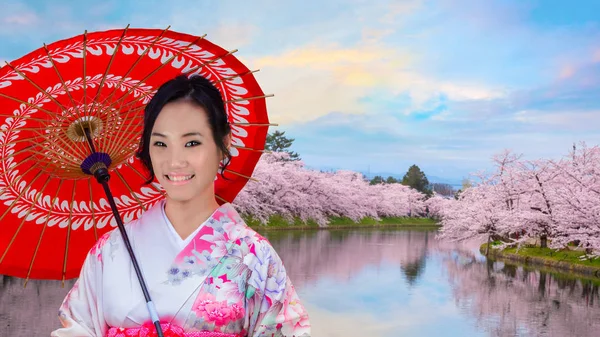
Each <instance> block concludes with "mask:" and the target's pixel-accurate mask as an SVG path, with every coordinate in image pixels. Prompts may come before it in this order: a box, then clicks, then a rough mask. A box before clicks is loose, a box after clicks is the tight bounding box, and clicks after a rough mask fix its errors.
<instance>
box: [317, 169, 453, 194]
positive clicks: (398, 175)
mask: <svg viewBox="0 0 600 337" xmlns="http://www.w3.org/2000/svg"><path fill="white" fill-rule="evenodd" d="M307 168H310V169H313V170H323V171H337V170H341V169H340V168H333V167H308V166H307ZM358 172H360V173H362V174H363V175H364V176H365V177H366V178H368V179H373V178H374V177H375V176H381V177H383V178H387V177H394V178H396V179H398V180H402V178H404V173H396V172H369V173H367V172H363V171H358ZM425 174H426V175H427V180H429V183H431V184H433V183H438V184H448V185H451V186H452V187H454V188H457V189H458V188H460V187H461V186H462V179H457V178H445V177H439V176H433V175H428V174H427V173H425Z"/></svg>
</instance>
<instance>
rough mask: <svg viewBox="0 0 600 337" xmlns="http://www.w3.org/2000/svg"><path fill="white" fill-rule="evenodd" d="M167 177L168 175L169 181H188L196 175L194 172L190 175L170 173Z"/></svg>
mask: <svg viewBox="0 0 600 337" xmlns="http://www.w3.org/2000/svg"><path fill="white" fill-rule="evenodd" d="M165 177H167V179H168V180H169V181H173V182H182V181H188V180H190V179H192V178H194V177H195V175H194V174H191V175H189V176H170V175H166V176H165Z"/></svg>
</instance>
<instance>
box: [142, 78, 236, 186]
mask: <svg viewBox="0 0 600 337" xmlns="http://www.w3.org/2000/svg"><path fill="white" fill-rule="evenodd" d="M179 100H186V101H190V102H192V103H194V104H197V105H199V106H201V107H202V108H204V110H206V113H207V114H208V122H209V125H210V129H211V130H212V134H213V139H214V141H215V144H216V145H217V148H218V149H219V150H221V152H222V153H223V154H224V155H225V158H226V159H227V160H225V162H224V163H223V166H221V176H222V177H223V178H225V176H224V175H223V172H224V171H225V168H226V167H227V165H228V164H229V162H230V161H231V152H229V149H228V148H227V146H226V145H225V142H224V141H223V138H224V137H225V136H227V135H229V134H230V133H231V125H230V124H229V121H228V118H227V112H226V111H225V103H224V102H223V97H222V96H221V93H220V92H219V89H217V88H216V87H215V86H214V85H213V84H212V83H211V82H210V81H209V80H208V79H206V78H204V77H203V76H200V75H192V76H190V77H188V76H186V75H179V76H177V77H175V78H173V79H171V80H169V81H167V82H165V83H164V84H162V85H161V86H160V88H158V90H157V91H156V94H154V96H153V97H152V99H151V100H150V102H148V104H147V105H146V108H145V109H144V129H143V131H142V137H141V139H140V144H139V148H138V150H137V152H136V157H137V158H138V159H140V161H141V162H142V164H143V165H144V167H145V168H146V170H147V171H148V173H149V176H148V180H147V181H146V184H149V183H151V182H152V181H153V180H154V169H153V168H152V162H151V160H150V136H151V134H152V128H153V127H154V123H155V122H156V118H157V117H158V115H159V114H160V112H161V110H162V109H163V107H164V106H165V105H167V104H168V103H171V102H174V101H179ZM225 179H227V178H225Z"/></svg>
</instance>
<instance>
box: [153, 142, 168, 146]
mask: <svg viewBox="0 0 600 337" xmlns="http://www.w3.org/2000/svg"><path fill="white" fill-rule="evenodd" d="M154 146H167V145H165V143H163V142H154Z"/></svg>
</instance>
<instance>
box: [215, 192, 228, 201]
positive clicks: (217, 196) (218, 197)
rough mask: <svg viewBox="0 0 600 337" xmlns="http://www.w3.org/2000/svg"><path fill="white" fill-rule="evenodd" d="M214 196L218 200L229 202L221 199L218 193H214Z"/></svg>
mask: <svg viewBox="0 0 600 337" xmlns="http://www.w3.org/2000/svg"><path fill="white" fill-rule="evenodd" d="M215 197H216V198H217V199H219V200H221V201H223V202H227V203H229V201H227V200H225V199H223V198H222V197H220V196H219V195H217V194H215Z"/></svg>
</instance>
